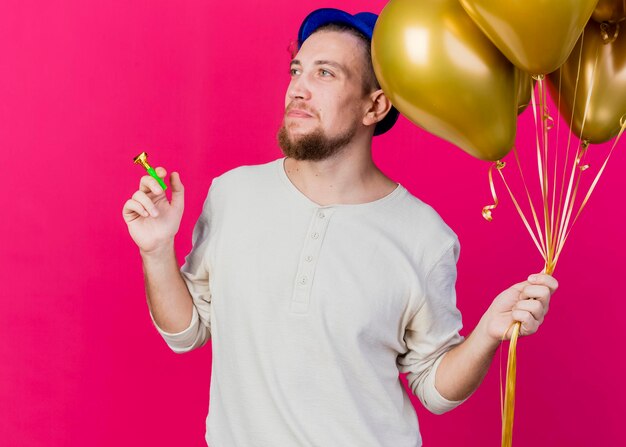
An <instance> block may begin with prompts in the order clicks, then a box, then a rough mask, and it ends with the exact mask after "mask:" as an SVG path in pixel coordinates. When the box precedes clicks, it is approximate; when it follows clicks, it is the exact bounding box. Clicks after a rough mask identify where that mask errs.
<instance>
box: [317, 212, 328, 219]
mask: <svg viewBox="0 0 626 447" xmlns="http://www.w3.org/2000/svg"><path fill="white" fill-rule="evenodd" d="M317 217H319V218H320V219H323V218H324V217H326V214H324V213H323V212H321V211H320V212H319V213H317Z"/></svg>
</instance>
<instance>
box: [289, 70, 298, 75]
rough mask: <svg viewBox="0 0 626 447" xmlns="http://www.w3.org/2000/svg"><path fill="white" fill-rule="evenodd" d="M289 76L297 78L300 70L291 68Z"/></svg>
mask: <svg viewBox="0 0 626 447" xmlns="http://www.w3.org/2000/svg"><path fill="white" fill-rule="evenodd" d="M289 74H291V76H295V75H297V74H298V69H297V68H291V69H290V70H289Z"/></svg>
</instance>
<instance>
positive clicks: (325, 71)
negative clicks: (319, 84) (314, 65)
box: [320, 68, 333, 77]
mask: <svg viewBox="0 0 626 447" xmlns="http://www.w3.org/2000/svg"><path fill="white" fill-rule="evenodd" d="M320 73H321V74H322V76H324V77H328V76H333V74H332V73H331V72H330V71H328V70H324V69H323V68H322V69H321V70H320Z"/></svg>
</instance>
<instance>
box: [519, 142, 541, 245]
mask: <svg viewBox="0 0 626 447" xmlns="http://www.w3.org/2000/svg"><path fill="white" fill-rule="evenodd" d="M513 154H514V155H515V162H516V164H517V169H518V171H519V174H520V177H521V178H522V184H523V185H524V191H526V198H527V199H528V204H529V205H530V211H531V213H532V215H533V221H534V222H535V228H536V229H537V234H539V235H541V227H540V226H539V218H538V217H537V212H536V211H535V206H534V205H533V201H532V199H531V197H530V192H529V191H528V186H527V185H526V178H525V177H524V171H523V170H522V165H521V163H520V159H519V153H518V152H517V148H516V147H515V146H513ZM541 246H542V247H543V250H539V252H540V253H541V255H542V256H544V252H545V246H544V245H543V244H542V245H541Z"/></svg>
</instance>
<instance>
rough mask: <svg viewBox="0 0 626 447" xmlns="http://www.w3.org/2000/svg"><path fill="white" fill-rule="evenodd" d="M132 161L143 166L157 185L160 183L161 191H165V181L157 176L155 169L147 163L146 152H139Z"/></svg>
mask: <svg viewBox="0 0 626 447" xmlns="http://www.w3.org/2000/svg"><path fill="white" fill-rule="evenodd" d="M133 162H135V163H137V164H138V165H141V166H143V167H144V168H146V171H148V174H150V176H151V177H152V178H153V179H155V180H156V181H157V182H159V185H161V188H163V191H165V190H166V189H167V186H166V185H165V182H163V179H162V178H161V177H159V176H158V175H157V173H156V171H155V170H154V168H153V167H151V166H150V165H149V164H148V154H147V153H145V152H142V153H141V154H139V155H137V156H136V157H135V158H134V159H133Z"/></svg>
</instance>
